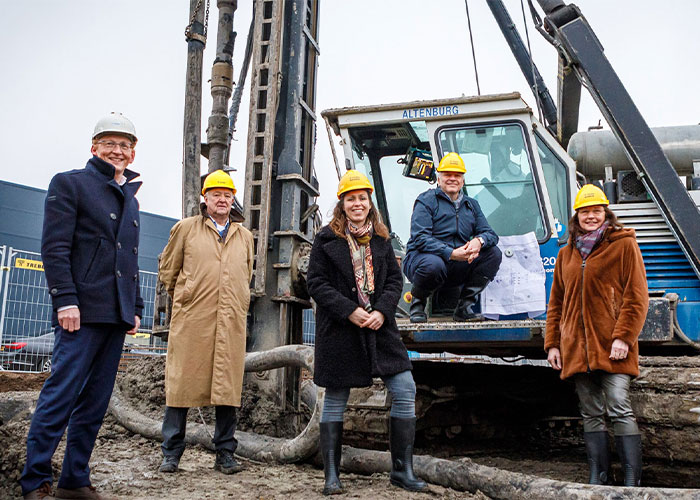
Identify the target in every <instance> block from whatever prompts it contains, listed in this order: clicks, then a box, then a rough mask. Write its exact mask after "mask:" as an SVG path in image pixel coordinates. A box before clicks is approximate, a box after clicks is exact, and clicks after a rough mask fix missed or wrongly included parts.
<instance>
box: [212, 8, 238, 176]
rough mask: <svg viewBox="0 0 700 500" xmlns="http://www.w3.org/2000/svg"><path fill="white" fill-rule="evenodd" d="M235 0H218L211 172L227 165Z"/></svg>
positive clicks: (234, 38) (213, 71) (213, 73)
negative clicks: (225, 163) (225, 160)
mask: <svg viewBox="0 0 700 500" xmlns="http://www.w3.org/2000/svg"><path fill="white" fill-rule="evenodd" d="M237 5H238V2H237V1H236V0H218V1H217V3H216V6H217V7H218V9H219V24H218V28H217V32H216V59H215V60H214V65H213V67H212V74H211V96H212V99H213V103H212V108H211V116H210V117H209V125H208V127H207V143H208V145H209V169H208V170H209V172H213V171H215V170H219V169H222V168H224V159H225V154H226V147H227V144H228V100H229V98H230V97H231V93H232V90H233V63H232V58H233V45H234V42H235V40H236V33H235V32H234V31H233V13H234V12H235V11H236V7H237Z"/></svg>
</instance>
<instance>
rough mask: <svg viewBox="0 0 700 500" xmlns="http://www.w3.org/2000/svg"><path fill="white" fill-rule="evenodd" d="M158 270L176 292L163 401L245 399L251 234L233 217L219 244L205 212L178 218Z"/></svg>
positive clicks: (184, 404)
mask: <svg viewBox="0 0 700 500" xmlns="http://www.w3.org/2000/svg"><path fill="white" fill-rule="evenodd" d="M158 271H159V278H160V280H161V281H162V282H163V284H165V286H166V289H167V290H168V293H169V294H170V296H171V297H172V299H173V312H172V317H171V321H170V333H169V336H168V357H167V361H166V365H165V398H166V403H165V404H166V405H167V406H173V407H180V408H184V407H188V408H189V407H195V406H210V405H227V406H240V405H241V386H242V385H243V369H244V364H245V343H246V315H247V312H248V305H249V304H250V279H251V276H252V273H253V235H252V234H251V233H250V231H248V230H247V229H245V228H244V227H243V226H241V225H240V224H237V223H234V222H231V227H230V228H229V232H228V234H227V236H226V241H225V242H223V243H222V242H221V238H220V237H219V233H218V232H217V231H216V228H215V227H214V223H213V222H212V220H211V219H209V218H208V217H204V216H202V215H197V216H194V217H189V218H187V219H184V220H181V221H180V222H178V223H177V224H175V226H173V228H172V230H171V231H170V240H169V241H168V244H167V245H166V247H165V250H163V254H162V256H161V260H160V265H159V269H158Z"/></svg>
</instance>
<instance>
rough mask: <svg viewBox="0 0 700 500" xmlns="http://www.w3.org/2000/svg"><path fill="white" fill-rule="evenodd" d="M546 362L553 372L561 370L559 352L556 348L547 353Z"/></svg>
mask: <svg viewBox="0 0 700 500" xmlns="http://www.w3.org/2000/svg"><path fill="white" fill-rule="evenodd" d="M547 361H549V364H550V365H552V368H554V369H555V370H561V352H559V348H558V347H552V348H550V349H549V351H547Z"/></svg>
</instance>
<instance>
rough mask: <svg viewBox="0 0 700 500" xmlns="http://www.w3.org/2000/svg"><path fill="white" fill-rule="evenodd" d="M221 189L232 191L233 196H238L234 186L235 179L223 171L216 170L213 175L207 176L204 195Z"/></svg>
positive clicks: (203, 189) (203, 190)
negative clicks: (211, 190) (212, 190)
mask: <svg viewBox="0 0 700 500" xmlns="http://www.w3.org/2000/svg"><path fill="white" fill-rule="evenodd" d="M215 188H221V189H230V190H231V191H233V194H236V186H234V185H233V179H231V176H230V175H228V174H227V173H226V172H224V171H223V170H215V171H214V172H212V173H211V174H209V175H207V178H206V179H204V186H203V187H202V195H204V193H206V192H207V191H209V190H210V189H215Z"/></svg>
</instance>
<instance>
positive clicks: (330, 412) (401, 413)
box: [321, 370, 416, 423]
mask: <svg viewBox="0 0 700 500" xmlns="http://www.w3.org/2000/svg"><path fill="white" fill-rule="evenodd" d="M382 380H383V381H384V384H386V386H387V388H388V389H389V392H390V393H391V416H392V417H398V418H414V417H415V416H416V383H415V382H414V381H413V375H412V374H411V372H410V371H409V370H406V371H404V372H401V373H397V374H396V375H391V376H388V377H382ZM349 396H350V388H349V387H343V388H340V389H338V388H332V387H327V388H326V396H325V399H324V401H323V412H322V413H321V422H324V423H325V422H342V421H343V413H344V412H345V407H346V406H347V404H348V397H349Z"/></svg>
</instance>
